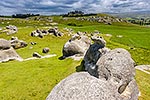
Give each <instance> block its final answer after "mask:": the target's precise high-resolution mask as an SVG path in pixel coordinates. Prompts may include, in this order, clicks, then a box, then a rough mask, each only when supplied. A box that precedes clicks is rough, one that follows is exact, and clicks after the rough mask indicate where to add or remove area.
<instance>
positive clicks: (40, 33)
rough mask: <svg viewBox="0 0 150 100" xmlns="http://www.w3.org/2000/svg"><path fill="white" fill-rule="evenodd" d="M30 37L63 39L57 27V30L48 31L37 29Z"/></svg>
mask: <svg viewBox="0 0 150 100" xmlns="http://www.w3.org/2000/svg"><path fill="white" fill-rule="evenodd" d="M30 35H31V36H32V37H40V38H43V37H44V36H46V35H54V36H56V37H61V36H63V33H62V32H60V31H59V30H58V28H57V27H55V28H50V29H48V30H40V29H37V30H35V31H32V32H31V34H30Z"/></svg>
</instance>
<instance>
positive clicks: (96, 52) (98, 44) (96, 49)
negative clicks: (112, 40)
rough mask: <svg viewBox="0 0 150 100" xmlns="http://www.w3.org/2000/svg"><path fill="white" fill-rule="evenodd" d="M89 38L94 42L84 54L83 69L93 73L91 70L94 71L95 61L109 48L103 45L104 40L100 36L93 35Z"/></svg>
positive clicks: (104, 43)
mask: <svg viewBox="0 0 150 100" xmlns="http://www.w3.org/2000/svg"><path fill="white" fill-rule="evenodd" d="M91 39H92V40H93V41H94V43H93V44H92V45H90V47H89V49H88V50H87V52H86V54H85V56H84V66H85V70H87V71H88V72H89V73H95V72H93V71H96V63H97V61H98V59H99V58H100V57H101V56H102V55H103V54H105V53H107V52H108V51H109V49H108V48H106V47H105V46H106V41H105V40H104V39H103V38H102V37H99V36H93V37H92V38H91Z"/></svg>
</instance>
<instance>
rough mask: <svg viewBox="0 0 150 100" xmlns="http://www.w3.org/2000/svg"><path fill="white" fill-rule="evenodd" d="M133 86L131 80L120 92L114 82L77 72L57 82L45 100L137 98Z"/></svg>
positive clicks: (121, 99) (125, 99) (124, 99)
mask: <svg viewBox="0 0 150 100" xmlns="http://www.w3.org/2000/svg"><path fill="white" fill-rule="evenodd" d="M135 86H136V82H135V80H133V81H132V82H131V83H130V84H129V85H128V86H127V88H126V90H125V91H124V92H123V93H122V94H120V93H119V92H118V89H117V87H116V86H115V85H114V84H112V83H110V82H107V81H104V80H101V79H98V78H96V77H93V76H91V75H90V74H89V73H87V72H79V73H74V74H72V75H70V76H69V77H67V78H65V79H64V80H62V81H61V82H60V83H58V85H56V86H55V87H54V88H53V90H52V91H51V93H50V94H49V95H48V97H47V98H46V100H137V94H138V88H137V87H135ZM133 92H134V93H133Z"/></svg>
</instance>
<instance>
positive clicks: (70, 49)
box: [62, 34, 91, 57]
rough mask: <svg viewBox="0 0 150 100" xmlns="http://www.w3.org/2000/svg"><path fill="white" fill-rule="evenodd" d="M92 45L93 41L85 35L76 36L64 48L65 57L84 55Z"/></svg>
mask: <svg viewBox="0 0 150 100" xmlns="http://www.w3.org/2000/svg"><path fill="white" fill-rule="evenodd" d="M90 44H91V40H90V39H89V38H88V37H87V36H85V35H79V34H75V35H74V36H72V38H71V39H70V40H69V41H67V42H66V43H65V45H64V46H63V50H62V52H63V56H64V57H68V56H73V55H84V54H85V52H86V51H87V49H88V48H89V46H90Z"/></svg>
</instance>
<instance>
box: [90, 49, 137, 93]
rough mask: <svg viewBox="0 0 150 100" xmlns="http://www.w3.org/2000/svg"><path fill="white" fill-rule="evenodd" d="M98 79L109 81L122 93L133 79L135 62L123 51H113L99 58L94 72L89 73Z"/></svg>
mask: <svg viewBox="0 0 150 100" xmlns="http://www.w3.org/2000/svg"><path fill="white" fill-rule="evenodd" d="M90 74H91V75H94V76H96V77H98V78H100V79H104V80H108V81H111V82H112V83H114V84H116V86H117V87H118V92H119V93H122V92H123V91H124V89H125V88H126V86H127V85H128V84H129V83H130V81H132V80H133V79H134V76H135V62H134V61H133V59H132V58H131V55H130V53H129V52H128V51H127V50H125V49H121V48H119V49H114V50H111V51H110V52H108V53H106V54H105V55H103V56H101V57H100V58H99V60H98V61H97V63H96V72H95V73H90Z"/></svg>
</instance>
